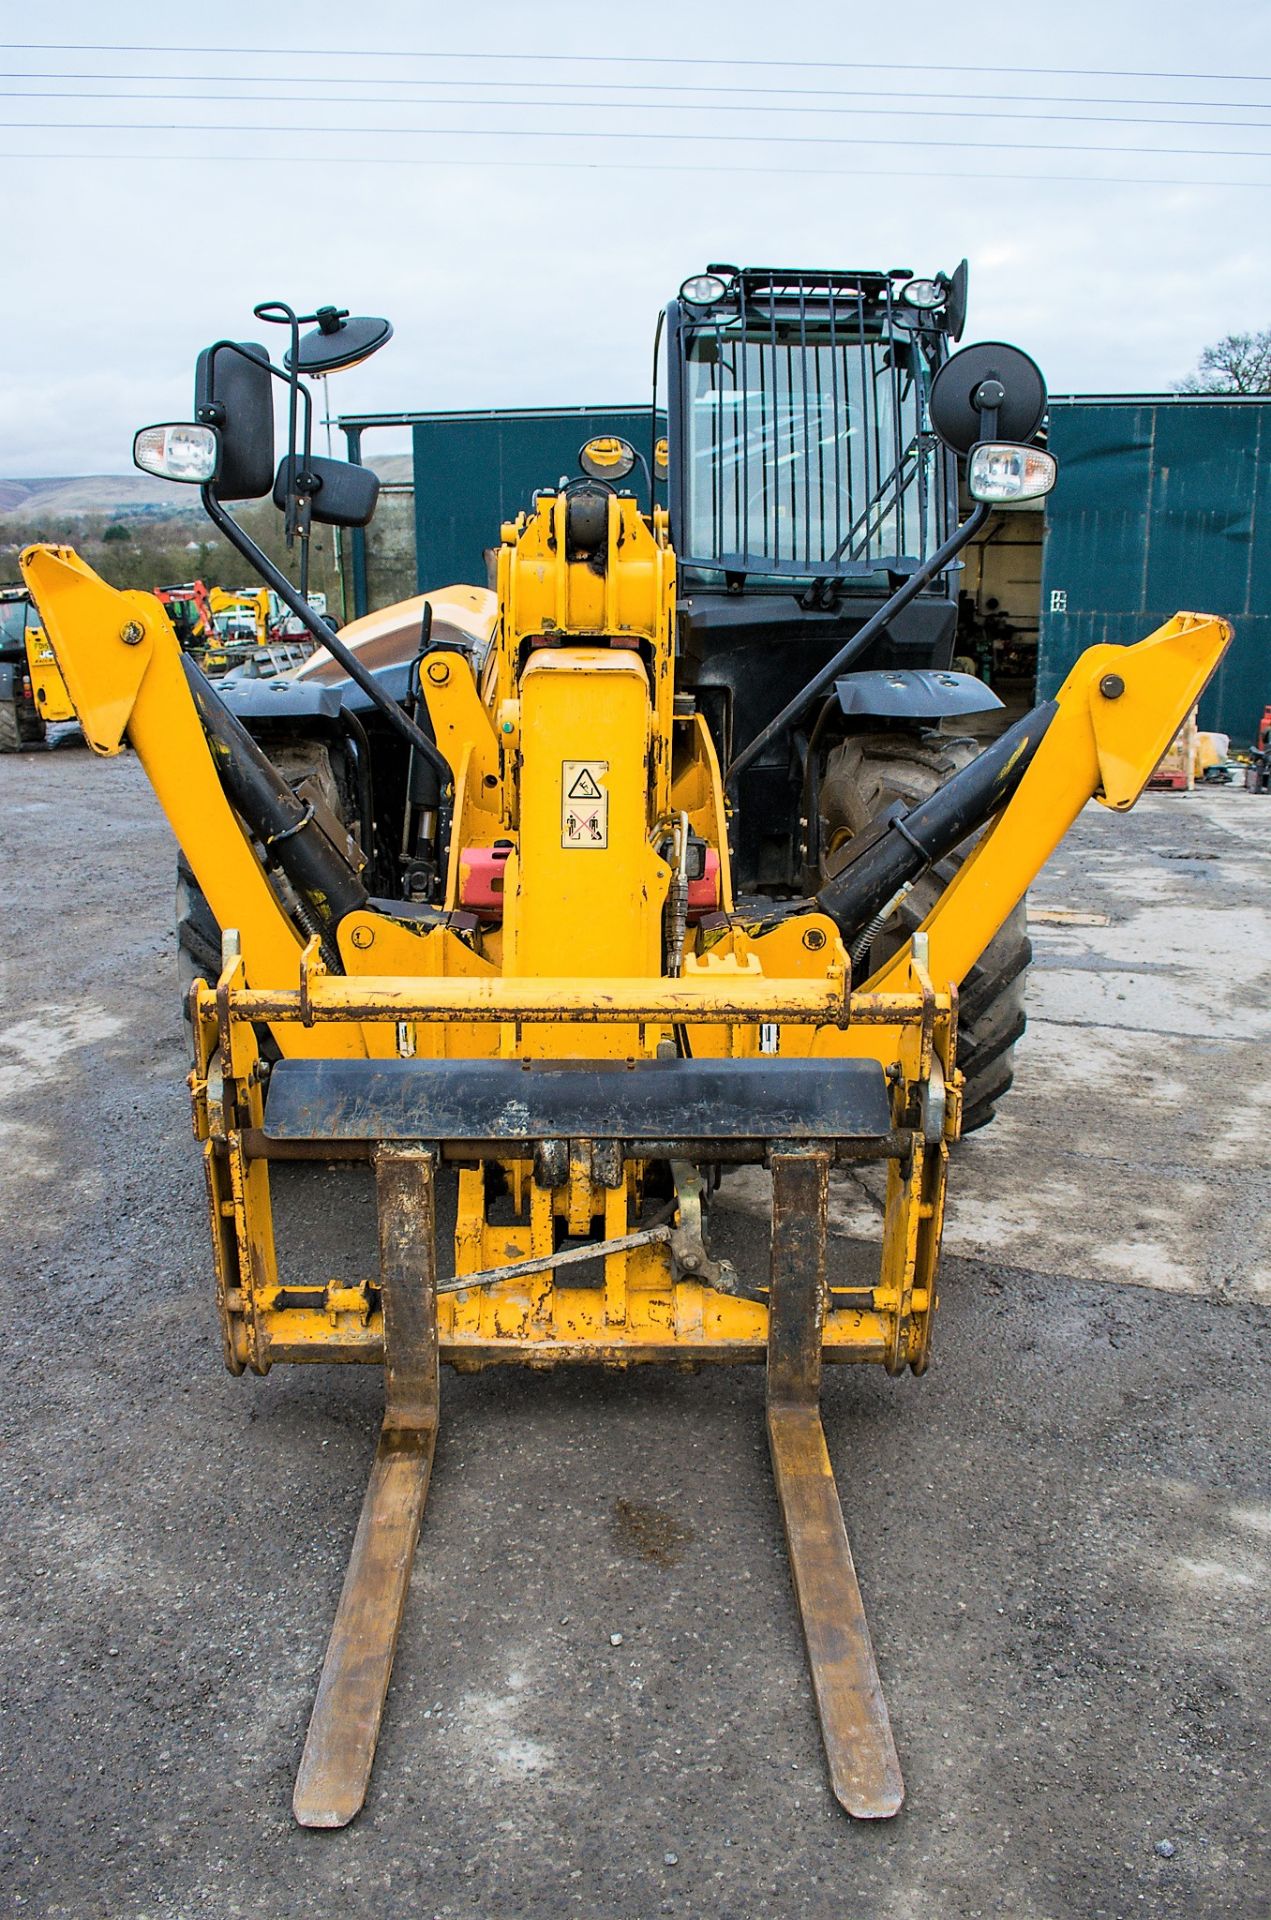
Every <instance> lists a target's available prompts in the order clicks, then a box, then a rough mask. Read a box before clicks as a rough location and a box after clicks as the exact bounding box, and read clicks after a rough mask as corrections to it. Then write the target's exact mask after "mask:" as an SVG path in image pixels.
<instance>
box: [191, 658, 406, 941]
mask: <svg viewBox="0 0 1271 1920" xmlns="http://www.w3.org/2000/svg"><path fill="white" fill-rule="evenodd" d="M181 665H182V668H183V669H184V672H185V677H186V680H187V682H188V684H189V688H190V693H191V696H192V697H193V700H194V704H195V707H196V708H197V709H198V715H199V719H200V720H201V721H202V723H203V731H204V733H205V734H206V735H207V742H208V746H209V748H210V749H211V754H212V758H213V760H214V761H215V763H216V770H217V773H218V774H219V775H220V780H221V785H222V786H223V787H224V789H225V796H226V798H227V799H228V800H229V802H230V804H231V806H233V808H234V809H235V811H236V812H237V813H239V814H240V815H241V816H242V819H243V821H244V822H245V824H246V826H247V828H248V830H249V832H250V833H252V834H253V835H254V836H255V838H256V839H257V840H259V841H260V842H261V844H262V846H263V847H264V848H265V851H266V853H267V855H268V856H269V859H270V860H271V861H272V862H273V863H275V864H276V865H277V866H279V867H281V869H282V871H283V872H284V873H285V874H286V876H287V878H288V880H289V881H290V882H291V885H292V886H293V888H294V889H295V892H296V895H297V898H298V899H299V901H300V904H301V909H302V912H301V920H302V924H303V925H304V929H305V931H306V932H314V931H316V932H317V933H318V934H319V935H320V937H321V938H322V940H323V944H324V947H325V948H326V949H327V952H328V958H329V959H330V958H331V957H332V956H335V953H336V950H335V946H334V942H333V941H331V939H330V938H329V936H330V935H331V934H332V933H333V932H334V930H335V928H336V927H337V926H338V925H339V923H340V921H341V920H342V919H343V918H344V916H345V914H346V913H353V912H356V911H357V910H358V909H359V908H361V907H364V906H365V905H366V903H367V899H368V898H369V896H368V894H367V891H366V888H365V887H364V886H363V885H362V881H361V878H360V877H359V875H358V873H357V872H356V870H355V869H354V867H353V866H352V865H351V864H350V862H349V861H348V860H346V859H345V858H344V856H343V855H342V854H341V853H339V852H338V851H337V849H336V848H335V847H333V846H332V844H331V842H330V841H329V840H328V839H327V836H326V834H325V833H323V831H322V829H321V827H320V826H319V825H318V824H317V821H316V820H315V819H314V817H313V809H312V808H311V807H308V806H306V804H305V802H304V801H303V800H302V799H301V798H300V797H299V795H298V794H295V793H293V792H292V790H291V788H290V787H289V786H288V785H287V782H286V781H285V780H284V779H283V777H282V775H281V774H280V773H279V771H278V769H277V767H275V766H274V765H273V763H272V761H270V760H268V759H266V757H265V755H264V754H263V753H262V752H261V750H260V748H259V747H258V746H257V744H256V742H255V741H254V740H253V739H252V737H251V735H250V733H248V731H247V729H246V727H245V726H244V725H243V723H242V721H241V720H240V719H239V718H238V717H237V715H236V714H233V713H231V712H230V710H229V708H228V707H227V706H226V705H225V702H224V701H223V700H222V699H221V698H220V696H219V695H218V694H217V693H216V691H215V690H214V688H213V687H212V686H211V684H210V683H209V681H208V680H207V679H206V678H205V676H204V675H203V673H202V672H200V670H199V668H198V667H196V666H195V664H194V662H193V660H191V658H190V656H189V654H188V653H183V654H182V655H181Z"/></svg>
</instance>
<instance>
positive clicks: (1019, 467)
mask: <svg viewBox="0 0 1271 1920" xmlns="http://www.w3.org/2000/svg"><path fill="white" fill-rule="evenodd" d="M1058 471H1059V468H1058V466H1057V465H1056V462H1055V456H1054V454H1053V453H1043V451H1042V449H1041V448H1040V447H1021V446H1017V445H1016V444H1015V443H1014V442H1013V441H1010V440H982V441H981V442H980V445H979V446H978V447H973V448H972V449H971V457H970V461H969V463H968V466H967V491H968V492H969V493H970V495H971V498H972V499H973V500H985V501H988V502H989V503H990V504H991V505H994V506H1007V507H1008V506H1011V505H1012V504H1014V503H1016V502H1018V501H1023V500H1039V499H1040V498H1041V496H1042V495H1043V494H1044V493H1049V492H1050V490H1051V488H1052V487H1053V486H1054V484H1055V477H1056V475H1057V473H1058Z"/></svg>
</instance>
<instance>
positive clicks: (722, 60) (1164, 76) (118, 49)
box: [0, 40, 1271, 86]
mask: <svg viewBox="0 0 1271 1920" xmlns="http://www.w3.org/2000/svg"><path fill="white" fill-rule="evenodd" d="M0 49H2V50H4V51H6V52H10V53H184V54H195V53H198V54H203V53H212V54H222V55H223V54H227V53H228V54H242V55H245V56H246V57H248V58H251V59H258V58H260V56H261V55H265V56H266V57H268V58H270V59H275V58H289V59H294V58H295V57H296V53H297V49H296V48H295V47H294V46H292V47H225V46H215V47H204V46H184V47H181V46H171V45H166V44H159V43H156V44H153V45H151V44H149V43H147V42H136V41H102V40H0ZM304 56H305V58H307V59H314V60H471V61H481V62H486V61H490V60H495V61H501V62H504V63H507V62H508V61H516V60H520V61H528V62H533V63H535V64H538V65H560V66H624V65H627V66H644V67H649V66H656V67H711V68H714V67H769V68H781V69H789V68H795V69H799V70H802V71H813V70H815V71H817V72H826V71H832V72H847V73H854V72H856V73H1003V74H1005V73H1021V74H1046V75H1056V76H1062V77H1065V78H1080V79H1104V80H1198V81H1205V80H1234V81H1245V82H1252V83H1253V84H1254V85H1257V86H1267V85H1271V74H1265V73H1187V72H1175V71H1170V70H1157V69H1153V68H1143V67H1004V66H993V65H989V64H988V63H983V64H981V63H980V62H975V63H973V64H972V63H968V64H965V65H956V64H954V63H953V62H951V61H948V60H821V59H815V60H756V59H743V58H735V57H733V56H731V55H723V56H721V55H719V54H713V55H710V56H706V55H700V54H699V55H691V54H665V53H656V54H654V53H612V54H610V53H511V52H509V53H491V52H490V51H489V50H488V49H485V50H482V51H479V52H476V53H448V52H444V51H441V50H438V49H431V48H422V47H307V48H305V49H304Z"/></svg>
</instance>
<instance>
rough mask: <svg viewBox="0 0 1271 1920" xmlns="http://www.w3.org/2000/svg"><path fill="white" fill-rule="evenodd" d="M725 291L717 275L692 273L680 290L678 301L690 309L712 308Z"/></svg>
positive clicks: (725, 288) (726, 289)
mask: <svg viewBox="0 0 1271 1920" xmlns="http://www.w3.org/2000/svg"><path fill="white" fill-rule="evenodd" d="M727 291H728V288H727V287H726V286H725V284H724V282H723V281H722V280H721V279H720V277H719V275H718V274H717V273H693V274H690V275H689V277H688V279H687V280H686V281H685V282H684V284H683V286H682V287H681V288H680V299H681V300H683V301H686V302H687V304H688V305H689V306H690V307H713V306H714V305H715V302H716V301H717V300H722V299H723V297H724V295H725V294H726V293H727Z"/></svg>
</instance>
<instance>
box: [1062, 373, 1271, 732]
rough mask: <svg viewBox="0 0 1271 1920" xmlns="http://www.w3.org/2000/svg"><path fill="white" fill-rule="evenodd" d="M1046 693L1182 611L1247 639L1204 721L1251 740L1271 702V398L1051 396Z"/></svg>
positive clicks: (1227, 665)
mask: <svg viewBox="0 0 1271 1920" xmlns="http://www.w3.org/2000/svg"><path fill="white" fill-rule="evenodd" d="M1049 444H1050V447H1051V450H1052V451H1053V452H1054V453H1055V455H1056V456H1057V458H1058V461H1059V479H1058V483H1057V485H1056V487H1055V490H1054V492H1053V494H1052V495H1051V496H1050V499H1049V500H1048V501H1047V507H1046V546H1045V558H1044V563H1043V571H1042V596H1041V638H1040V649H1039V660H1038V683H1037V691H1038V696H1039V697H1040V698H1046V697H1048V696H1049V695H1051V694H1053V693H1054V692H1055V690H1056V688H1057V687H1058V686H1059V685H1060V683H1061V681H1062V680H1063V678H1064V676H1065V674H1066V673H1067V672H1068V670H1069V668H1070V667H1071V666H1072V664H1073V662H1074V660H1075V659H1076V658H1077V655H1078V654H1079V653H1080V652H1081V651H1082V649H1083V648H1084V647H1088V646H1093V645H1095V644H1096V643H1097V642H1100V641H1112V642H1115V643H1117V644H1122V645H1124V644H1128V643H1130V642H1132V641H1135V640H1141V639H1142V638H1143V637H1144V636H1145V635H1146V634H1148V633H1150V632H1151V631H1152V629H1153V628H1154V627H1157V626H1159V625H1161V623H1162V622H1163V621H1165V620H1167V619H1169V617H1170V616H1171V615H1172V614H1173V613H1175V612H1177V611H1178V610H1179V609H1180V608H1183V609H1187V610H1189V611H1192V612H1204V613H1219V614H1222V615H1224V616H1225V617H1226V618H1227V619H1229V620H1230V621H1231V622H1232V624H1233V626H1234V627H1235V630H1236V638H1235V641H1234V642H1233V644H1232V647H1231V649H1230V651H1229V652H1228V655H1227V658H1226V660H1225V661H1224V662H1223V665H1222V666H1221V667H1220V668H1219V670H1218V673H1217V674H1216V675H1215V676H1214V679H1213V681H1212V682H1211V684H1210V686H1209V688H1208V690H1207V692H1206V694H1205V696H1204V699H1203V700H1202V702H1201V710H1200V717H1201V725H1202V726H1204V727H1211V728H1216V729H1217V730H1218V731H1220V732H1223V733H1228V734H1230V735H1231V737H1232V739H1233V741H1236V742H1239V743H1242V744H1244V743H1247V742H1248V741H1249V740H1250V739H1251V737H1252V735H1253V731H1254V727H1255V725H1256V722H1257V719H1258V717H1259V715H1260V714H1261V712H1262V709H1263V706H1264V704H1265V702H1266V701H1267V700H1271V399H1269V400H1236V399H1233V400H1216V399H1181V398H1168V399H1167V398H1153V399H1145V400H1133V399H1127V400H1118V399H1089V400H1082V399H1074V400H1052V402H1051V408H1050V416H1049Z"/></svg>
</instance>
